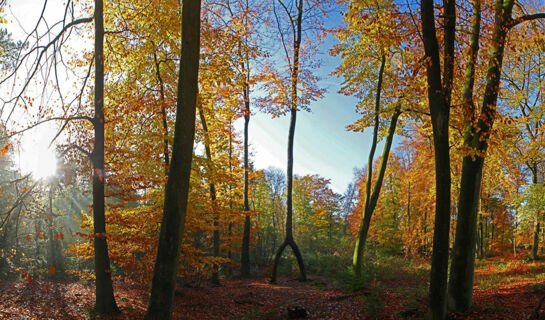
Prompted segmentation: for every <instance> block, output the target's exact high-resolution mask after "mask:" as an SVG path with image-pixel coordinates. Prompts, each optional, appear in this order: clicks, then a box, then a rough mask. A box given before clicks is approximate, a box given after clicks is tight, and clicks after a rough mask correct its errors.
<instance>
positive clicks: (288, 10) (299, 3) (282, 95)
mask: <svg viewBox="0 0 545 320" xmlns="http://www.w3.org/2000/svg"><path fill="white" fill-rule="evenodd" d="M277 2H278V5H279V6H280V7H281V8H278V9H277V6H278V5H277ZM305 4H306V6H305ZM320 5H321V3H320V1H307V0H294V1H293V2H291V3H285V2H284V1H282V0H274V1H273V5H272V8H273V13H274V19H275V21H276V23H277V26H278V32H279V36H280V41H281V43H282V46H283V49H284V52H285V54H286V56H285V58H286V60H287V62H288V67H289V71H290V74H289V77H287V78H286V79H283V78H282V77H280V76H279V75H274V74H273V75H272V76H270V82H269V83H266V84H265V86H266V91H269V92H268V93H272V92H271V91H276V92H274V93H272V94H273V95H271V96H269V98H268V99H265V100H269V102H272V103H274V104H275V105H277V106H279V107H281V108H284V110H282V111H280V113H281V114H282V113H285V112H287V111H289V112H290V125H289V131H288V159H287V160H288V161H287V172H286V185H287V195H286V236H285V239H284V241H283V242H282V244H281V245H280V247H279V248H278V250H277V252H276V255H275V258H274V262H273V267H272V272H271V277H270V281H271V282H272V283H274V282H276V274H277V269H278V264H279V262H280V258H281V256H282V252H283V251H284V249H285V248H286V247H287V246H290V247H291V249H292V250H293V254H294V255H295V257H296V259H297V264H298V265H299V272H300V278H301V280H303V281H306V278H307V275H306V271H305V266H304V263H303V256H302V254H301V251H300V250H299V247H298V246H297V244H296V242H295V239H294V238H293V196H292V192H293V143H294V137H295V124H296V121H297V111H298V110H299V109H300V108H304V107H305V106H307V105H308V104H309V103H310V101H312V100H314V99H315V97H320V96H321V95H322V93H323V90H320V89H318V88H316V87H315V85H314V83H315V82H316V79H315V77H314V76H313V75H312V74H311V73H310V72H309V71H308V70H305V69H304V68H303V66H304V65H303V64H302V63H301V62H302V61H303V59H301V58H302V57H304V55H303V56H302V55H301V49H302V36H303V18H306V15H308V14H309V11H308V10H320ZM306 7H308V8H309V9H308V10H305V8H306ZM277 10H281V11H282V12H283V18H282V17H281V16H280V14H279V13H278V12H277ZM303 13H306V14H305V15H304V14H303ZM283 23H285V24H284V25H283ZM286 24H287V25H286ZM286 29H287V30H286ZM287 41H291V43H290V44H291V47H289V45H288V42H287ZM306 49H307V50H309V49H310V48H306ZM306 53H307V55H308V54H309V52H308V51H307V52H306ZM307 58H308V57H307ZM300 87H303V88H304V89H302V90H301V89H300ZM300 91H302V92H303V94H300ZM275 113H276V114H278V111H276V112H275Z"/></svg>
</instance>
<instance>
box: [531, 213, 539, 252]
mask: <svg viewBox="0 0 545 320" xmlns="http://www.w3.org/2000/svg"><path fill="white" fill-rule="evenodd" d="M538 250H539V222H537V223H536V225H535V227H534V243H533V245H532V259H533V260H537V258H538Z"/></svg>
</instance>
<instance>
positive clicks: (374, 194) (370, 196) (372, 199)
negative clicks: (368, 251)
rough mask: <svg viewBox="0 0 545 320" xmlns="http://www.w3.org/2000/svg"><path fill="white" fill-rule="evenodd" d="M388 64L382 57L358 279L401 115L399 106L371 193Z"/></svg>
mask: <svg viewBox="0 0 545 320" xmlns="http://www.w3.org/2000/svg"><path fill="white" fill-rule="evenodd" d="M385 62H386V58H385V56H382V60H381V65H380V71H379V79H378V84H377V97H376V102H375V128H374V131H373V142H372V144H371V152H370V153H369V160H368V163H367V183H366V190H365V205H364V212H363V219H362V221H361V224H360V229H359V232H358V238H357V239H356V246H355V248H354V259H353V268H354V274H355V276H356V277H357V278H360V277H361V272H362V265H363V251H364V247H365V241H366V240H367V233H368V232H369V226H370V224H371V217H372V215H373V212H374V211H375V207H376V205H377V201H378V197H379V195H380V189H381V187H382V181H383V179H384V174H385V172H386V165H387V164H388V156H389V154H390V148H391V147H392V141H393V139H394V135H395V129H396V126H397V119H398V118H399V115H400V114H401V106H400V105H398V106H397V107H396V110H395V111H394V114H393V115H392V120H391V121H390V127H389V128H388V135H387V136H386V143H385V144H384V150H383V152H382V160H381V162H380V167H379V171H378V175H377V180H376V181H375V185H374V186H373V190H372V191H371V185H372V184H371V180H372V179H373V169H372V168H373V158H374V156H375V148H376V145H377V140H378V129H379V111H380V93H381V88H382V75H383V73H384V65H385Z"/></svg>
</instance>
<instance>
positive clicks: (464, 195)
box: [449, 0, 514, 311]
mask: <svg viewBox="0 0 545 320" xmlns="http://www.w3.org/2000/svg"><path fill="white" fill-rule="evenodd" d="M513 4H514V0H503V1H502V0H498V1H496V20H495V26H494V31H493V35H492V39H493V40H492V48H491V51H490V62H489V67H488V72H487V75H486V87H485V92H484V97H483V104H482V110H481V115H480V116H479V119H478V120H477V125H476V126H474V125H473V121H472V126H471V128H468V129H467V130H466V136H465V139H464V145H466V146H470V147H472V148H473V150H475V151H477V152H478V153H477V154H476V155H474V156H466V157H464V160H463V164H462V179H461V182H460V196H459V201H458V221H457V224H456V239H455V241H454V250H453V253H454V256H453V259H452V266H451V273H450V282H449V306H450V307H451V308H452V309H453V310H455V311H466V310H468V309H469V308H470V307H471V306H472V304H473V281H474V267H475V242H476V233H477V230H476V229H477V206H478V201H479V192H480V186H481V176H482V169H483V164H484V155H485V154H486V150H487V148H488V143H487V141H488V138H489V135H490V130H491V129H492V125H493V124H494V118H495V114H496V102H497V99H498V91H499V86H500V76H501V67H502V61H503V52H504V47H505V40H506V36H507V31H508V30H509V29H508V27H507V23H508V22H509V21H510V19H511V11H512V8H513Z"/></svg>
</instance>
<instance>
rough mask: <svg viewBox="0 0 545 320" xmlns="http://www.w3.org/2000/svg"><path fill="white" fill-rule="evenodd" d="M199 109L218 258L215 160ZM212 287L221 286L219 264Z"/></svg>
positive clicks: (214, 253)
mask: <svg viewBox="0 0 545 320" xmlns="http://www.w3.org/2000/svg"><path fill="white" fill-rule="evenodd" d="M197 108H198V109H199V118H201V125H202V129H203V131H204V151H205V153H206V160H207V163H208V184H209V190H210V201H211V203H212V213H213V215H214V232H213V236H212V239H213V240H212V241H213V255H214V257H216V258H218V257H219V256H220V230H219V224H218V222H219V216H218V210H217V209H218V208H217V206H216V185H215V183H214V181H213V180H212V177H213V175H214V173H213V170H214V166H213V160H212V151H210V136H209V132H208V125H207V124H206V118H205V117H204V112H203V110H202V106H201V105H200V103H199V102H197ZM211 281H212V285H214V286H219V285H220V279H219V266H218V264H214V272H212V278H211Z"/></svg>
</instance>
